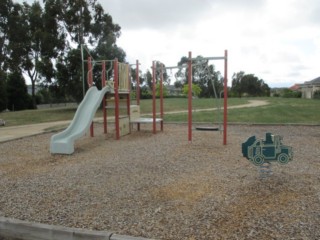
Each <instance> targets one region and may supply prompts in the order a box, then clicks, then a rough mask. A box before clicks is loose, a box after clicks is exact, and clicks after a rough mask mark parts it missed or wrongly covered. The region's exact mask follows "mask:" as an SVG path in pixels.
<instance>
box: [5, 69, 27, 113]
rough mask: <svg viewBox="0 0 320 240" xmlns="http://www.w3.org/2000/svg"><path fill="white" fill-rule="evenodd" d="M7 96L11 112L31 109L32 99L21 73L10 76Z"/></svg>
mask: <svg viewBox="0 0 320 240" xmlns="http://www.w3.org/2000/svg"><path fill="white" fill-rule="evenodd" d="M7 94H8V109H9V110H11V111H18V110H24V109H27V108H30V107H31V98H30V96H29V95H28V91H27V86H26V83H25V81H24V78H23V77H22V75H21V73H19V72H13V73H11V74H10V75H9V76H8V81H7Z"/></svg>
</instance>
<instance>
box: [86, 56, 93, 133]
mask: <svg viewBox="0 0 320 240" xmlns="http://www.w3.org/2000/svg"><path fill="white" fill-rule="evenodd" d="M92 71H93V69H92V60H91V57H88V79H87V82H88V87H89V88H90V87H91V86H92V82H93V80H92V79H93V76H92ZM90 137H94V126H93V121H92V122H91V125H90Z"/></svg>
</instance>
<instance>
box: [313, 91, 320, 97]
mask: <svg viewBox="0 0 320 240" xmlns="http://www.w3.org/2000/svg"><path fill="white" fill-rule="evenodd" d="M313 99H320V90H317V91H315V92H314V93H313Z"/></svg>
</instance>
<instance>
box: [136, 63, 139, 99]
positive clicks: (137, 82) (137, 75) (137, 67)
mask: <svg viewBox="0 0 320 240" xmlns="http://www.w3.org/2000/svg"><path fill="white" fill-rule="evenodd" d="M136 95H137V96H136V99H137V105H140V78H139V60H136Z"/></svg>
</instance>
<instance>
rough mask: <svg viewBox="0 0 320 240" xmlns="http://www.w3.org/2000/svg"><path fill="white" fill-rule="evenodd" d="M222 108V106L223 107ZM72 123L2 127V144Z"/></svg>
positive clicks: (257, 102) (256, 103)
mask: <svg viewBox="0 0 320 240" xmlns="http://www.w3.org/2000/svg"><path fill="white" fill-rule="evenodd" d="M268 104H269V102H268V101H263V100H250V101H249V103H247V104H242V105H237V106H230V107H228V109H234V108H246V107H260V106H265V105H268ZM221 107H222V106H221ZM213 110H216V108H206V109H198V110H194V111H197V112H202V111H213ZM184 112H187V111H172V112H166V113H165V114H177V113H184ZM94 121H102V118H95V119H94ZM70 122H71V121H58V122H47V123H37V124H30V125H21V126H13V127H6V126H3V127H0V142H6V141H11V140H15V139H19V138H23V137H27V136H33V135H37V134H41V133H45V132H50V131H52V129H54V128H58V127H61V126H68V124H69V123H70Z"/></svg>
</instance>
